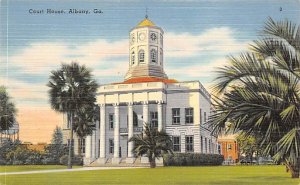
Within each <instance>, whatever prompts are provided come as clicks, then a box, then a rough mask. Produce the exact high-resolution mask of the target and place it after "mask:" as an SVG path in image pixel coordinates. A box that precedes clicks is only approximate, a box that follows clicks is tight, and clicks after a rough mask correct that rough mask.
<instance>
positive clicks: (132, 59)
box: [131, 51, 135, 64]
mask: <svg viewBox="0 0 300 185" xmlns="http://www.w3.org/2000/svg"><path fill="white" fill-rule="evenodd" d="M134 59H135V55H134V51H133V52H132V53H131V64H134Z"/></svg>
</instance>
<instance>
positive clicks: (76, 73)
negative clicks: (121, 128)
mask: <svg viewBox="0 0 300 185" xmlns="http://www.w3.org/2000/svg"><path fill="white" fill-rule="evenodd" d="M47 86H48V87H50V90H49V97H50V104H51V107H52V109H54V110H55V111H57V112H61V113H64V114H67V115H68V118H69V120H68V121H69V123H70V144H69V158H68V168H72V154H73V151H72V141H73V131H74V126H73V120H74V117H75V115H76V113H77V112H78V111H84V110H86V109H87V107H90V106H93V105H94V102H95V101H96V98H95V95H96V91H97V87H98V85H97V83H96V82H95V80H93V79H92V75H91V72H90V70H89V69H88V68H86V67H85V66H84V65H82V66H80V65H79V64H77V63H75V62H72V63H71V64H62V65H61V68H60V69H58V70H54V71H52V72H51V75H50V81H49V83H48V84H47Z"/></svg>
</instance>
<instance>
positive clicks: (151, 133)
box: [129, 124, 172, 168]
mask: <svg viewBox="0 0 300 185" xmlns="http://www.w3.org/2000/svg"><path fill="white" fill-rule="evenodd" d="M129 142H134V147H133V149H132V152H133V153H134V154H135V155H136V156H144V155H146V156H147V157H148V159H149V163H150V167H151V168H155V167H156V162H155V159H156V158H159V157H162V154H163V152H165V153H172V140H171V138H170V136H169V135H168V134H167V133H166V132H165V131H158V130H157V129H156V128H154V127H152V126H149V124H145V131H144V133H141V134H138V135H134V136H133V137H132V138H130V139H129Z"/></svg>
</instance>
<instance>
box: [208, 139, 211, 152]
mask: <svg viewBox="0 0 300 185" xmlns="http://www.w3.org/2000/svg"><path fill="white" fill-rule="evenodd" d="M208 153H211V141H210V139H208Z"/></svg>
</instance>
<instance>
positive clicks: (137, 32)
mask: <svg viewBox="0 0 300 185" xmlns="http://www.w3.org/2000/svg"><path fill="white" fill-rule="evenodd" d="M163 34H164V32H163V30H162V29H161V28H160V27H158V26H156V25H155V24H154V23H153V22H152V21H151V20H149V19H148V16H146V17H145V19H144V20H142V21H141V22H140V23H139V24H138V25H137V26H136V27H134V28H133V29H132V30H131V31H130V34H129V45H130V47H129V70H128V72H127V74H126V76H125V80H129V79H133V78H140V77H156V78H163V79H167V78H168V77H167V75H166V74H165V72H164V69H163V62H164V61H163Z"/></svg>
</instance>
